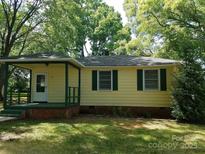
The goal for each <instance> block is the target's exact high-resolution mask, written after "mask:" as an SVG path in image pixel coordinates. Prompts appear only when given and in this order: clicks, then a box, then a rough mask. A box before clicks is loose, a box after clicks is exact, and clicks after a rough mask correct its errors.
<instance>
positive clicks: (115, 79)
mask: <svg viewBox="0 0 205 154" xmlns="http://www.w3.org/2000/svg"><path fill="white" fill-rule="evenodd" d="M112 90H118V71H117V70H113V71H112Z"/></svg>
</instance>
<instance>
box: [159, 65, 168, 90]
mask: <svg viewBox="0 0 205 154" xmlns="http://www.w3.org/2000/svg"><path fill="white" fill-rule="evenodd" d="M160 90H161V91H166V90H167V73H166V69H160Z"/></svg>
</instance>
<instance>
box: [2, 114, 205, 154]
mask: <svg viewBox="0 0 205 154" xmlns="http://www.w3.org/2000/svg"><path fill="white" fill-rule="evenodd" d="M204 152H205V126H204V125H192V124H182V123H177V122H176V121H174V120H160V119H135V118H110V117H95V116H81V117H77V118H75V119H72V120H50V121H31V120H26V121H24V120H20V121H12V122H4V123H0V153H1V154H7V153H25V154H28V153H29V154H32V153H38V154H41V153H49V154H50V153H51V154H52V153H53V154H55V153H58V154H61V153H66V154H67V153H83V154H84V153H91V154H92V153H114V154H115V153H116V154H118V153H126V154H127V153H145V154H147V153H170V154H171V153H204Z"/></svg>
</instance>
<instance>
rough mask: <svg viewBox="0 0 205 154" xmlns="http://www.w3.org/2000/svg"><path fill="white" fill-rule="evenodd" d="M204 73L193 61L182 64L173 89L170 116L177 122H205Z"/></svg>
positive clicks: (197, 63) (198, 64) (199, 65)
mask: <svg viewBox="0 0 205 154" xmlns="http://www.w3.org/2000/svg"><path fill="white" fill-rule="evenodd" d="M204 78H205V73H204V70H203V68H202V65H201V64H200V63H199V62H196V61H194V60H190V61H187V62H186V63H184V64H183V65H182V66H181V68H180V70H179V73H178V74H177V76H176V80H175V83H174V89H173V100H172V104H173V106H172V109H173V110H172V115H173V116H174V117H175V118H176V119H177V120H179V121H187V122H191V123H202V122H205V86H204V82H205V79H204Z"/></svg>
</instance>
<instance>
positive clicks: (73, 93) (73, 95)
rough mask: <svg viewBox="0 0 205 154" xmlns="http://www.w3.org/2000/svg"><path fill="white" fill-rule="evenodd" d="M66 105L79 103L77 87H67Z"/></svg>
mask: <svg viewBox="0 0 205 154" xmlns="http://www.w3.org/2000/svg"><path fill="white" fill-rule="evenodd" d="M67 102H68V105H72V104H79V103H80V92H79V87H68V98H67Z"/></svg>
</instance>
